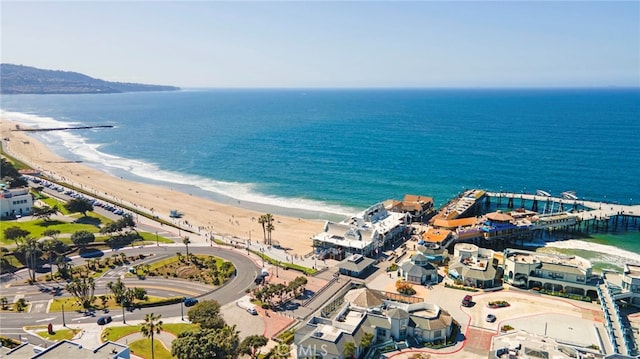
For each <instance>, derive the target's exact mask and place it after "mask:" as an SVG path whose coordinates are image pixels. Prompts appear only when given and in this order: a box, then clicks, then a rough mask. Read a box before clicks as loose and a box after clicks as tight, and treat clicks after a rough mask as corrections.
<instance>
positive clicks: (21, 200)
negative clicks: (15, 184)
mask: <svg viewBox="0 0 640 359" xmlns="http://www.w3.org/2000/svg"><path fill="white" fill-rule="evenodd" d="M32 210H33V196H31V193H29V189H28V188H14V189H3V190H2V191H1V192H0V217H2V218H15V217H16V216H27V215H30V214H31V212H32Z"/></svg>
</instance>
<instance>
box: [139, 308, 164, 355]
mask: <svg viewBox="0 0 640 359" xmlns="http://www.w3.org/2000/svg"><path fill="white" fill-rule="evenodd" d="M161 317H162V315H160V314H158V315H153V313H150V314H147V315H145V317H144V323H143V324H142V326H141V327H140V332H142V335H144V337H145V338H149V337H150V338H151V359H155V353H154V352H153V335H154V334H160V332H161V331H162V320H160V318H161Z"/></svg>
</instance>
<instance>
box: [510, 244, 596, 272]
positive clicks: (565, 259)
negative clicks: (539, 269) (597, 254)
mask: <svg viewBox="0 0 640 359" xmlns="http://www.w3.org/2000/svg"><path fill="white" fill-rule="evenodd" d="M506 258H508V259H510V260H512V261H514V262H517V263H526V264H532V263H543V264H546V265H555V266H558V267H555V268H558V269H559V268H560V267H564V268H565V270H567V269H568V267H574V268H576V269H579V270H580V271H582V272H584V271H587V270H588V269H590V268H591V262H589V261H588V260H586V259H584V258H582V257H578V256H565V255H556V254H551V253H538V252H530V251H525V250H519V249H507V250H506V251H505V259H506Z"/></svg>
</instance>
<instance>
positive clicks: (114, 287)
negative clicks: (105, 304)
mask: <svg viewBox="0 0 640 359" xmlns="http://www.w3.org/2000/svg"><path fill="white" fill-rule="evenodd" d="M107 288H109V290H110V291H111V293H112V294H113V299H114V300H115V301H116V303H118V304H121V303H122V300H123V299H124V292H125V291H126V290H127V287H125V285H124V283H123V282H122V280H120V278H118V280H116V281H115V283H114V282H109V283H107Z"/></svg>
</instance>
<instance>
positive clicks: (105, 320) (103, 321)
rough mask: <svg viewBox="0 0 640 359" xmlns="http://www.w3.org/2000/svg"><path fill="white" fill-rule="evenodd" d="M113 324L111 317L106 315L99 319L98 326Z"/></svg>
mask: <svg viewBox="0 0 640 359" xmlns="http://www.w3.org/2000/svg"><path fill="white" fill-rule="evenodd" d="M109 323H111V316H110V315H105V316H102V317H100V318H98V325H105V324H109Z"/></svg>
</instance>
